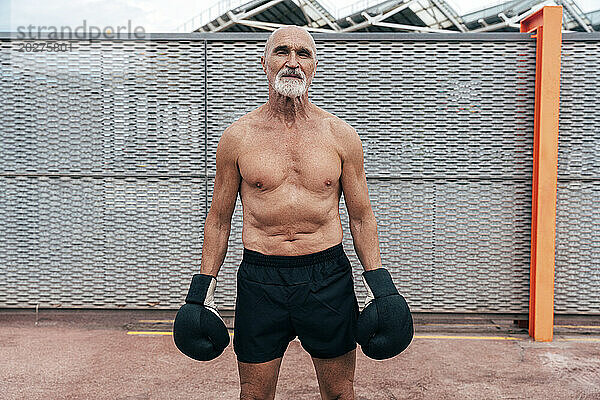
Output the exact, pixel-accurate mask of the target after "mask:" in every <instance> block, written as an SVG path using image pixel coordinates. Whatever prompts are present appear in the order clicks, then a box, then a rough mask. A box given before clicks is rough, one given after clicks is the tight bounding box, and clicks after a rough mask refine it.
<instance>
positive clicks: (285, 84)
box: [261, 28, 317, 97]
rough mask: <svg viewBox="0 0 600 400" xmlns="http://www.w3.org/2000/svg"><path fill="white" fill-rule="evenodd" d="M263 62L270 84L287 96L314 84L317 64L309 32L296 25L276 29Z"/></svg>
mask: <svg viewBox="0 0 600 400" xmlns="http://www.w3.org/2000/svg"><path fill="white" fill-rule="evenodd" d="M261 62H262V65H263V70H264V71H265V73H266V74H267V80H268V81H269V85H271V86H272V87H273V88H274V89H275V91H276V92H278V93H279V94H281V95H283V96H286V97H300V96H302V95H303V94H304V93H305V92H306V90H307V89H308V87H309V86H310V83H311V82H312V80H313V77H314V74H315V70H316V67H317V61H316V58H315V50H314V48H313V44H312V41H311V39H310V37H309V35H308V33H306V32H305V31H304V30H302V29H294V28H289V29H282V30H280V31H277V32H276V33H275V35H274V36H273V38H272V41H271V43H270V45H268V48H267V53H266V56H265V57H263V59H262V60H261Z"/></svg>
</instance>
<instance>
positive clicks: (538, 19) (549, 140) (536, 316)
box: [521, 6, 562, 342]
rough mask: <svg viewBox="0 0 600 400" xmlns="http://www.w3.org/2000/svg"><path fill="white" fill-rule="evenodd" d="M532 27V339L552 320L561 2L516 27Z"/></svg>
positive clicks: (546, 334)
mask: <svg viewBox="0 0 600 400" xmlns="http://www.w3.org/2000/svg"><path fill="white" fill-rule="evenodd" d="M534 30H535V31H536V35H535V36H534V37H536V38H537V50H536V72H535V119H534V128H533V129H534V133H533V135H534V140H533V192H532V210H531V270H530V294H529V336H531V337H533V338H534V339H535V340H536V341H543V342H550V341H552V335H553V325H554V245H555V243H554V242H555V240H554V239H555V234H556V178H557V166H558V107H559V94H560V49H561V42H562V7H560V6H558V7H556V6H548V7H543V8H542V9H540V10H539V11H537V12H536V13H534V14H532V15H530V16H529V17H527V18H526V19H524V20H523V21H521V32H533V31H534Z"/></svg>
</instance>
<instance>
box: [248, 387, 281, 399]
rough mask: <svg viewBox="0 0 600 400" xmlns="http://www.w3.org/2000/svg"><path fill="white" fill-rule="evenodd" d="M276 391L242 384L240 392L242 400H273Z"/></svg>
mask: <svg viewBox="0 0 600 400" xmlns="http://www.w3.org/2000/svg"><path fill="white" fill-rule="evenodd" d="M274 398H275V390H270V389H267V388H257V387H255V386H253V385H248V384H242V386H241V390H240V400H273V399H274Z"/></svg>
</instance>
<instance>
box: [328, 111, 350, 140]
mask: <svg viewBox="0 0 600 400" xmlns="http://www.w3.org/2000/svg"><path fill="white" fill-rule="evenodd" d="M319 112H320V113H321V120H322V121H324V122H325V123H326V124H328V125H329V127H330V129H331V132H332V133H333V134H334V135H335V136H336V137H339V138H340V139H348V138H350V137H354V136H356V135H357V133H356V130H355V129H354V128H353V127H352V125H350V124H349V123H347V122H346V121H344V120H343V119H341V118H340V117H338V116H337V115H334V114H332V113H330V112H329V111H326V110H323V109H322V108H319Z"/></svg>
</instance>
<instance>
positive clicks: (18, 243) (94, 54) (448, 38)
mask: <svg viewBox="0 0 600 400" xmlns="http://www.w3.org/2000/svg"><path fill="white" fill-rule="evenodd" d="M529 36H530V35H527V34H518V33H515V34H513V33H504V34H456V35H445V34H353V35H315V37H316V40H317V48H318V53H319V67H318V71H317V76H316V78H315V81H314V82H313V86H312V87H311V89H310V92H309V93H310V97H311V100H312V101H313V102H314V103H315V104H317V105H318V106H320V107H322V108H324V109H326V110H327V111H330V112H332V113H334V114H335V115H337V116H339V117H340V118H342V119H344V120H345V121H347V122H348V123H350V124H351V125H352V126H354V127H355V128H356V129H357V131H358V132H359V134H360V136H361V138H362V141H363V148H364V152H365V169H366V174H367V181H368V186H369V193H370V197H371V201H372V204H373V208H374V212H375V215H376V218H377V221H378V229H379V238H380V243H381V253H382V258H383V264H384V266H385V267H387V268H389V269H390V271H391V272H392V275H393V277H394V281H395V283H396V284H397V286H398V288H399V290H400V291H401V293H403V294H404V295H405V296H406V298H407V300H408V302H409V304H410V305H411V309H412V310H413V311H421V312H427V311H430V312H478V313H527V311H528V299H529V252H530V229H531V224H530V219H531V175H532V147H533V143H532V137H533V109H534V79H535V41H534V39H531V38H530V37H529ZM266 37H267V36H266V35H265V34H182V35H152V36H151V37H150V38H148V39H144V40H106V39H102V40H95V41H88V40H75V41H72V42H70V43H71V48H70V51H66V52H48V53H35V52H20V51H16V50H18V49H19V48H20V47H22V43H23V41H20V40H17V39H16V38H14V37H11V36H10V35H6V34H5V35H4V36H0V64H1V66H2V70H1V72H0V79H1V80H0V99H2V113H1V114H0V131H1V132H2V137H1V139H2V140H1V143H0V166H1V174H0V221H1V225H0V307H16V308H22V307H32V306H35V305H36V304H39V305H40V306H41V307H59V306H60V307H63V308H121V307H122V308H159V309H174V308H177V307H179V305H181V304H182V302H183V299H184V297H185V293H186V291H187V288H188V285H189V281H190V278H191V275H192V274H193V273H195V272H197V271H198V270H199V265H200V258H201V248H202V240H203V238H202V235H203V226H204V218H205V216H206V213H207V210H208V207H209V206H210V199H211V192H212V186H213V179H214V174H215V151H216V145H217V143H218V140H219V137H220V135H221V133H222V131H223V130H224V129H225V128H226V127H227V126H228V125H229V124H231V123H232V122H233V121H234V120H235V119H237V118H239V117H240V116H242V115H243V114H245V113H246V112H248V111H250V110H252V109H254V108H256V107H257V106H259V105H260V104H262V103H263V102H265V101H266V100H267V93H268V91H267V84H266V79H265V77H264V74H263V72H262V69H261V66H260V55H261V54H262V49H263V46H264V41H265V40H266ZM563 43H564V44H563V58H562V60H563V62H562V78H561V109H560V113H561V114H560V139H559V140H560V144H559V190H558V212H557V236H556V244H557V245H556V296H555V297H556V299H555V304H556V306H555V311H556V312H557V313H579V314H598V313H600V292H599V291H598V290H597V288H598V287H600V272H599V271H600V212H599V211H598V208H597V207H596V206H595V205H596V204H597V203H598V200H600V173H599V171H600V169H599V167H600V156H599V154H600V151H599V150H600V147H598V146H599V143H600V106H599V105H598V101H597V93H598V89H599V87H600V73H599V71H598V68H597V62H598V59H600V35H594V34H566V35H564V38H563ZM340 211H341V214H342V221H343V227H344V233H345V235H344V247H345V249H346V251H347V253H348V254H349V257H350V259H351V262H352V264H353V270H354V275H355V281H356V282H357V285H356V289H357V294H358V296H359V300H360V299H361V298H362V297H363V296H364V292H363V290H362V285H361V284H359V283H360V280H359V276H360V272H361V270H362V267H361V266H360V263H359V262H358V259H357V257H356V255H355V253H354V250H353V248H352V239H351V236H350V231H349V229H348V220H347V215H346V212H345V206H344V205H343V201H342V205H341V207H340ZM241 226H242V220H241V205H240V202H239V200H238V203H237V206H236V210H235V212H234V216H233V224H232V233H231V237H230V241H229V251H228V255H227V258H226V260H225V264H224V265H223V267H222V268H221V271H220V273H219V286H218V288H217V294H216V295H217V299H216V300H217V305H218V306H219V307H220V309H223V310H225V309H233V307H234V305H235V291H236V288H235V279H236V271H237V266H238V265H239V262H240V261H241V255H242V248H243V247H242V243H241Z"/></svg>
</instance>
